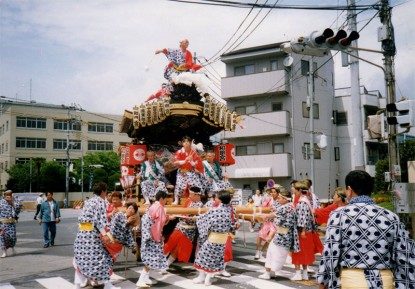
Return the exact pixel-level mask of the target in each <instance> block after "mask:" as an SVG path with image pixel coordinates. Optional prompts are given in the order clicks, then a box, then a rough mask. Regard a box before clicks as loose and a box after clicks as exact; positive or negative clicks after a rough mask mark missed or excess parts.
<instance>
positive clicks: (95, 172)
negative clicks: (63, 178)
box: [74, 151, 120, 191]
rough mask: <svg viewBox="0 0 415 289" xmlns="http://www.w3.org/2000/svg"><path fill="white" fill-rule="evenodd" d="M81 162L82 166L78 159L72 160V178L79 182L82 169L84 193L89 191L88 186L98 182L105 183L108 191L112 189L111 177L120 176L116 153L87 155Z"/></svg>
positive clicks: (118, 159)
mask: <svg viewBox="0 0 415 289" xmlns="http://www.w3.org/2000/svg"><path fill="white" fill-rule="evenodd" d="M83 160H84V163H83V166H82V164H81V160H80V159H78V160H74V177H75V178H76V179H77V180H81V178H82V177H81V175H82V173H81V172H82V167H83V184H84V191H89V189H90V188H89V187H90V185H92V183H96V182H98V181H103V182H106V183H107V184H108V190H113V189H114V182H113V179H114V177H112V176H113V175H117V174H118V175H119V174H120V158H119V156H118V155H117V153H116V152H114V151H107V152H95V153H87V154H86V155H85V156H84V158H83ZM101 166H102V167H101ZM118 178H119V177H118ZM79 183H80V182H79Z"/></svg>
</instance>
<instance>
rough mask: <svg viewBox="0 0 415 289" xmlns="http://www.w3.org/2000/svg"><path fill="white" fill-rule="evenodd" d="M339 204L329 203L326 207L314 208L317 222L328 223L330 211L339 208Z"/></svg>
mask: <svg viewBox="0 0 415 289" xmlns="http://www.w3.org/2000/svg"><path fill="white" fill-rule="evenodd" d="M338 207H339V206H338V205H337V204H331V205H328V206H327V207H325V208H318V209H315V210H314V216H315V218H316V223H317V224H319V225H321V224H327V222H328V220H329V217H330V213H331V212H333V211H334V210H335V209H337V208H338Z"/></svg>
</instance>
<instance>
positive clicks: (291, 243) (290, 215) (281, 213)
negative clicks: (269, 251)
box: [272, 203, 300, 252]
mask: <svg viewBox="0 0 415 289" xmlns="http://www.w3.org/2000/svg"><path fill="white" fill-rule="evenodd" d="M275 216H276V217H275V222H274V224H275V225H276V226H277V228H278V227H282V228H287V229H288V232H287V233H286V234H281V233H278V230H277V232H276V233H275V235H274V238H273V239H272V242H273V243H274V244H275V245H276V246H281V247H284V248H286V249H287V250H288V251H290V252H298V251H300V244H299V242H298V230H297V215H296V213H295V209H294V206H293V204H292V203H287V204H284V205H280V206H279V207H278V208H277V210H276V211H275Z"/></svg>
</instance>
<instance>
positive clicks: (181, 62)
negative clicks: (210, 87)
mask: <svg viewBox="0 0 415 289" xmlns="http://www.w3.org/2000/svg"><path fill="white" fill-rule="evenodd" d="M187 47H189V40H187V39H183V40H182V41H180V49H170V48H169V49H167V48H164V49H159V50H156V54H159V53H164V54H165V55H166V57H167V59H168V60H170V62H169V64H167V66H166V68H165V70H164V77H165V78H166V79H167V80H170V81H171V76H172V74H173V73H174V72H175V73H181V72H185V71H191V72H194V71H197V70H199V69H200V68H201V67H202V66H200V65H198V64H195V63H194V62H193V56H192V53H191V52H190V51H189V50H187Z"/></svg>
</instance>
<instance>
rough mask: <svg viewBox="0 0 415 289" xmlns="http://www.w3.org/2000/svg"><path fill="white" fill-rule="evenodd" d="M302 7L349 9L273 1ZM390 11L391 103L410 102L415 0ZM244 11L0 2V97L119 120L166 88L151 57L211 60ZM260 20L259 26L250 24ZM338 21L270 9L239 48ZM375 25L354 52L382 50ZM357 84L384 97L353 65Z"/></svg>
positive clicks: (376, 73) (341, 81)
mask: <svg viewBox="0 0 415 289" xmlns="http://www.w3.org/2000/svg"><path fill="white" fill-rule="evenodd" d="M249 2H254V1H253V0H250V1H249ZM265 2H266V0H259V1H258V3H265ZM356 2H357V4H372V3H374V2H376V1H375V0H372V1H366V0H360V1H359V0H357V1H356ZM268 3H271V4H272V3H274V1H268ZM304 3H305V4H307V5H324V4H326V5H335V4H340V5H344V4H346V0H332V1H321V0H309V1H300V0H297V1H295V0H292V1H288V0H286V1H279V4H304ZM390 3H391V5H392V6H395V5H396V6H395V7H394V8H393V10H392V13H393V14H392V22H393V25H394V28H395V39H396V46H397V55H396V57H395V71H396V84H397V86H396V94H397V99H399V98H401V97H402V96H403V97H407V98H412V99H414V98H415V95H414V94H415V93H414V91H415V56H414V55H415V21H413V17H414V11H415V1H411V0H410V1H405V0H400V1H390ZM248 12H249V9H242V8H231V7H216V6H206V5H196V4H185V3H179V2H171V1H166V0H96V1H95V0H83V1H81V0H77V1H75V0H72V1H69V0H48V1H46V0H43V1H42V0H38V1H30V0H27V1H20V0H13V1H12V0H0V95H1V96H5V97H8V98H14V99H18V100H28V101H29V100H35V101H36V102H39V103H50V104H58V105H60V104H65V105H70V104H76V105H77V106H79V107H81V108H83V109H84V110H87V111H91V112H98V113H110V114H122V113H123V112H124V110H125V109H128V110H131V109H132V108H133V106H134V105H136V104H140V103H141V102H143V101H144V100H145V99H146V98H147V97H148V96H149V95H151V94H152V93H154V92H155V91H156V90H158V89H159V88H160V86H161V83H162V82H163V81H164V78H163V70H164V66H165V65H166V64H167V60H166V58H165V56H164V55H163V54H159V55H155V54H154V52H155V50H156V49H161V48H178V46H179V41H180V40H181V39H183V38H188V39H189V41H190V46H189V50H190V51H192V52H195V53H196V55H197V56H199V57H205V58H207V59H210V58H211V57H212V56H213V55H215V53H217V52H218V51H219V50H220V49H221V48H222V47H223V46H224V44H225V43H226V42H227V41H228V40H229V39H230V38H231V37H232V35H233V34H234V33H235V31H236V30H237V28H238V26H239V25H240V24H241V23H242V22H243V20H244V18H245V17H246V15H247V14H248ZM267 12H268V10H267V9H263V10H262V11H260V10H259V9H254V10H253V11H252V13H251V14H250V16H249V17H248V21H245V22H244V24H243V25H242V29H240V30H239V32H238V33H237V34H236V35H239V34H240V33H241V32H242V31H243V30H244V29H245V28H246V27H248V23H249V22H251V21H253V24H252V26H250V27H248V29H247V32H250V31H251V30H253V27H254V26H256V25H257V24H258V22H259V20H260V19H262V18H263V17H264V16H265V14H266V13H267ZM257 13H259V15H258V18H256V19H255V20H253V19H254V16H255V15H256V14H257ZM375 13H376V11H375V10H368V11H365V12H362V13H360V14H359V15H358V17H357V21H358V30H360V29H361V28H363V27H364V26H365V25H366V23H367V22H368V21H369V20H370V19H371V18H372V17H373V16H374V14H375ZM345 19H346V12H344V11H314V10H285V9H284V10H282V9H274V10H273V11H272V12H271V13H269V15H268V16H267V17H266V18H265V19H264V20H263V22H262V23H261V24H259V25H258V27H257V28H256V29H255V30H254V31H253V33H252V34H251V35H250V36H249V37H247V38H246V40H245V41H243V43H241V45H240V46H239V47H238V48H237V49H240V48H245V47H252V46H257V45H263V44H270V43H275V42H281V41H287V40H292V39H295V38H298V37H299V36H308V35H309V34H310V33H311V32H312V31H314V30H318V31H319V30H324V29H325V28H326V27H331V28H332V29H334V30H336V29H338V28H339V27H340V26H341V25H342V24H343V23H344V21H345ZM380 25H381V23H380V20H379V18H378V17H375V18H374V19H373V20H372V21H371V22H370V23H369V24H368V25H367V26H366V27H364V28H363V30H362V31H361V37H360V39H359V46H360V47H364V48H369V49H374V50H380V43H379V42H378V41H377V29H378V27H379V26H380ZM246 34H247V33H245V34H244V35H246ZM243 38H245V37H242V38H241V39H243ZM360 57H363V58H365V59H368V60H369V61H372V62H374V63H376V64H378V65H383V62H382V55H381V54H377V53H367V52H361V53H360ZM224 68H225V65H224V64H223V63H222V62H220V61H217V62H215V63H214V64H212V66H209V67H208V68H207V70H209V71H210V73H211V74H214V75H216V78H219V76H221V77H224V76H225V69H224ZM211 78H212V79H214V78H215V77H213V76H211ZM349 79H350V72H349V68H347V67H346V68H343V67H341V62H340V58H339V57H338V56H336V57H335V83H336V87H345V86H348V85H349V82H350V81H349ZM215 81H216V84H214V83H212V84H211V87H212V89H213V90H214V91H216V92H217V93H219V94H220V92H219V91H218V88H217V87H218V86H220V84H219V82H218V80H215ZM360 81H361V85H365V86H366V87H367V88H368V89H369V90H380V91H381V93H383V94H384V87H385V84H384V76H383V72H382V70H380V69H379V68H377V67H374V66H371V65H369V64H366V63H362V62H360ZM30 83H31V85H30Z"/></svg>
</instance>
